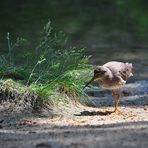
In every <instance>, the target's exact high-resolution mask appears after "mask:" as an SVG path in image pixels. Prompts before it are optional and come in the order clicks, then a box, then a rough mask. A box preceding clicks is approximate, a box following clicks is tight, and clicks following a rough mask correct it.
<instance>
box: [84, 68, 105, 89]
mask: <svg viewBox="0 0 148 148" xmlns="http://www.w3.org/2000/svg"><path fill="white" fill-rule="evenodd" d="M106 72H107V68H106V67H104V66H97V67H96V68H95V69H94V76H93V77H92V79H91V80H90V81H89V82H88V83H87V84H86V85H85V87H87V86H88V85H89V84H90V83H91V82H92V81H97V80H101V79H102V78H103V77H104V75H105V73H106ZM85 87H84V88H85Z"/></svg>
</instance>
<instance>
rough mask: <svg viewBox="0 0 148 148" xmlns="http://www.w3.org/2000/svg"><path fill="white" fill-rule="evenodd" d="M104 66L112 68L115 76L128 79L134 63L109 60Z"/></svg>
mask: <svg viewBox="0 0 148 148" xmlns="http://www.w3.org/2000/svg"><path fill="white" fill-rule="evenodd" d="M103 66H105V67H107V68H109V69H110V71H111V72H112V74H113V75H114V76H119V77H121V78H122V79H124V80H127V79H128V78H129V77H130V76H131V74H132V73H131V70H132V65H131V64H129V63H123V62H115V61H112V62H108V63H106V64H104V65H103Z"/></svg>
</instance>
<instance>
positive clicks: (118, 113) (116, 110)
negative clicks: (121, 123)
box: [111, 108, 122, 115]
mask: <svg viewBox="0 0 148 148" xmlns="http://www.w3.org/2000/svg"><path fill="white" fill-rule="evenodd" d="M120 114H122V110H120V109H119V108H117V109H115V110H114V111H113V112H112V113H111V115H120Z"/></svg>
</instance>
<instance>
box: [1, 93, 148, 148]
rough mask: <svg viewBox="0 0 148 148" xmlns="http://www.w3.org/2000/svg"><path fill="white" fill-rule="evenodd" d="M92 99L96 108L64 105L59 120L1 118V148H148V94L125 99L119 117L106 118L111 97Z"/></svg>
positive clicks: (111, 102)
mask: <svg viewBox="0 0 148 148" xmlns="http://www.w3.org/2000/svg"><path fill="white" fill-rule="evenodd" d="M90 99H91V100H92V101H93V103H94V104H95V106H94V107H88V106H82V105H79V104H69V105H67V106H64V105H62V104H61V106H63V108H62V107H61V112H62V111H64V112H62V115H60V116H54V117H53V116H49V117H35V116H32V115H27V116H21V115H19V114H14V116H11V117H10V116H6V117H4V116H0V148H85V147H87V148H91V147H92V148H98V147H99V148H108V147H111V148H113V147H120V148H127V147H128V148H135V147H137V148H139V147H140V148H146V147H148V94H147V93H144V94H139V95H132V96H126V97H122V98H121V100H120V103H119V106H120V109H122V111H123V113H122V114H120V115H110V114H106V111H112V110H114V107H113V99H112V96H111V95H110V94H107V95H105V96H102V97H98V96H97V95H94V96H93V97H91V98H90Z"/></svg>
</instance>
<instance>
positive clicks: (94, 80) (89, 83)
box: [84, 76, 97, 88]
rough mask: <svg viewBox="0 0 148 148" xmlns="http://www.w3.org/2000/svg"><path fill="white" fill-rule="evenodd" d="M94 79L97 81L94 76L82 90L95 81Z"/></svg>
mask: <svg viewBox="0 0 148 148" xmlns="http://www.w3.org/2000/svg"><path fill="white" fill-rule="evenodd" d="M96 79H97V77H96V76H94V77H93V78H92V79H91V80H90V81H89V82H87V84H86V85H85V86H84V88H85V87H87V86H88V85H89V84H90V83H91V82H92V81H95V80H96Z"/></svg>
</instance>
